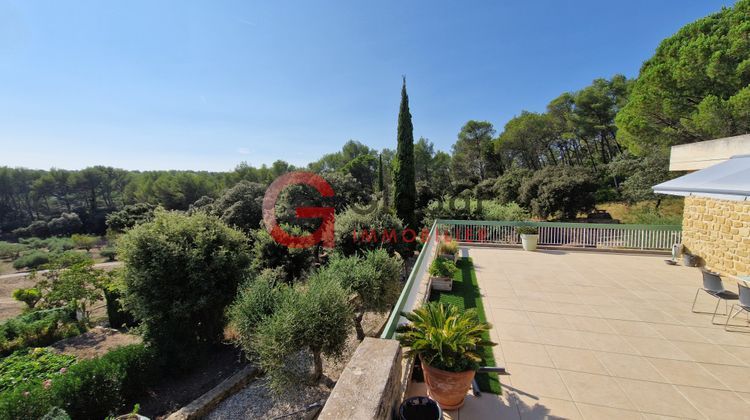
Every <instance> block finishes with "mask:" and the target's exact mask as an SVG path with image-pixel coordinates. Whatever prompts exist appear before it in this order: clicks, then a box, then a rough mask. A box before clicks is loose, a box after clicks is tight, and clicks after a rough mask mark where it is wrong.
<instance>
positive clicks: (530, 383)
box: [507, 363, 571, 400]
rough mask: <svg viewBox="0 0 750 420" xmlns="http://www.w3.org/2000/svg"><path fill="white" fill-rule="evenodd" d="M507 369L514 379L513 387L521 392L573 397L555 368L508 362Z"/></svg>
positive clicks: (533, 394) (531, 394)
mask: <svg viewBox="0 0 750 420" xmlns="http://www.w3.org/2000/svg"><path fill="white" fill-rule="evenodd" d="M507 369H508V372H509V373H510V376H511V381H513V388H515V389H516V390H517V392H519V393H526V394H529V395H530V396H533V397H550V398H557V399H561V400H570V399H571V398H570V394H569V393H568V390H567V389H566V388H565V384H564V383H563V381H562V379H560V375H559V374H558V372H557V370H555V369H552V368H545V367H539V366H529V365H519V364H515V363H508V366H507Z"/></svg>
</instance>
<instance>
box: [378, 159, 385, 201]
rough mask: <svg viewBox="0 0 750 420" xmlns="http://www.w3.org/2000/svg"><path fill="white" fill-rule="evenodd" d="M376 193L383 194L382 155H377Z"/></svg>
mask: <svg viewBox="0 0 750 420" xmlns="http://www.w3.org/2000/svg"><path fill="white" fill-rule="evenodd" d="M378 159H379V160H378V191H380V192H381V193H382V192H383V183H384V182H385V181H383V154H382V153H381V154H379V155H378Z"/></svg>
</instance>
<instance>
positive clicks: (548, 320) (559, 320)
mask: <svg viewBox="0 0 750 420" xmlns="http://www.w3.org/2000/svg"><path fill="white" fill-rule="evenodd" d="M526 315H527V316H528V317H529V319H530V320H531V324H532V325H534V326H537V327H550V328H564V329H574V328H573V326H572V325H570V323H569V322H568V317H567V316H565V315H560V314H551V313H547V312H527V313H526Z"/></svg>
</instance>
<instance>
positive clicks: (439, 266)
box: [428, 257, 458, 278]
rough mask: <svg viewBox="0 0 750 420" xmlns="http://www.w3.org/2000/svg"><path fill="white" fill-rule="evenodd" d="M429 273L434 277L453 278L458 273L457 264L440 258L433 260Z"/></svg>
mask: <svg viewBox="0 0 750 420" xmlns="http://www.w3.org/2000/svg"><path fill="white" fill-rule="evenodd" d="M428 272H429V273H430V275H431V276H433V277H448V278H453V275H454V274H456V272H458V267H456V264H455V263H454V262H453V261H451V260H449V259H446V258H442V257H438V258H435V259H434V260H432V264H430V268H429V269H428Z"/></svg>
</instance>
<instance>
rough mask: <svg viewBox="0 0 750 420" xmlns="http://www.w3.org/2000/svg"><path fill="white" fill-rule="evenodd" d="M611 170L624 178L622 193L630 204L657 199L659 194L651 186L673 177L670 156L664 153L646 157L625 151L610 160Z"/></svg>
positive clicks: (621, 185) (615, 174)
mask: <svg viewBox="0 0 750 420" xmlns="http://www.w3.org/2000/svg"><path fill="white" fill-rule="evenodd" d="M609 171H610V172H611V173H612V175H613V176H616V177H619V178H621V179H623V181H622V183H621V184H620V193H621V195H622V198H623V199H624V200H625V201H626V202H628V203H630V204H633V203H637V202H639V201H644V200H654V199H656V198H657V195H656V194H654V191H653V190H652V189H651V187H653V186H654V185H657V184H660V183H662V182H664V181H667V180H668V179H670V178H671V177H672V176H670V173H669V158H668V157H667V155H665V154H662V153H653V154H651V155H649V156H646V157H636V156H632V155H630V154H627V153H623V154H622V155H620V156H618V158H617V159H615V160H613V161H612V162H610V164H609Z"/></svg>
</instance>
